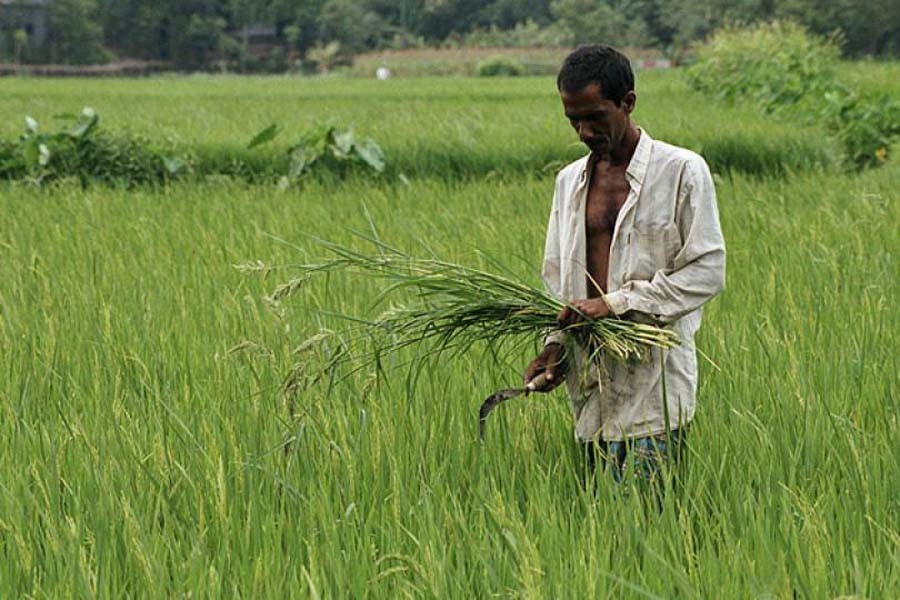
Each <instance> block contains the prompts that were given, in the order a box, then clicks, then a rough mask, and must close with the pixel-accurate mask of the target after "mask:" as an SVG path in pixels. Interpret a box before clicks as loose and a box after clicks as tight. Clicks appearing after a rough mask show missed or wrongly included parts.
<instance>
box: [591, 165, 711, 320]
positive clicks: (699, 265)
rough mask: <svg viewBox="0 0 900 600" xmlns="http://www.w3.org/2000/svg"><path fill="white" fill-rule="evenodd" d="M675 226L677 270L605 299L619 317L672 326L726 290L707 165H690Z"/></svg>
mask: <svg viewBox="0 0 900 600" xmlns="http://www.w3.org/2000/svg"><path fill="white" fill-rule="evenodd" d="M675 221H676V222H675V224H676V226H677V227H678V230H679V233H680V236H681V239H682V247H681V249H680V251H679V252H678V253H677V254H676V256H675V258H674V261H673V266H672V267H671V268H668V269H662V270H659V271H657V272H656V273H655V274H654V276H653V277H652V279H650V280H649V281H648V280H632V281H626V282H625V283H624V285H623V286H622V287H621V288H619V289H618V290H616V291H614V292H611V293H609V294H606V295H605V296H604V297H603V298H604V300H606V303H607V304H608V305H609V307H610V309H611V310H612V311H613V312H614V313H616V314H617V315H625V314H626V313H629V312H638V313H643V314H645V315H648V316H649V317H650V318H652V319H653V320H655V321H657V322H659V323H661V324H666V323H671V322H673V321H676V320H677V319H680V318H681V317H683V316H685V315H687V314H689V313H691V312H693V311H694V310H696V309H697V308H699V307H700V306H702V305H703V304H704V303H705V302H707V301H708V300H709V299H710V298H712V297H713V296H715V295H716V294H718V293H719V292H721V291H722V290H723V289H725V240H724V238H723V236H722V229H721V226H720V224H719V211H718V207H717V205H716V191H715V187H714V185H713V180H712V175H711V174H710V172H709V167H708V166H707V165H706V162H705V161H704V160H703V159H702V158H700V157H695V158H694V159H693V160H690V161H689V162H688V163H687V164H686V165H685V173H684V177H683V179H682V184H681V189H680V190H679V194H678V203H677V204H676V214H675Z"/></svg>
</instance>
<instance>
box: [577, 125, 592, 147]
mask: <svg viewBox="0 0 900 600" xmlns="http://www.w3.org/2000/svg"><path fill="white" fill-rule="evenodd" d="M577 131H578V137H579V138H580V139H581V141H582V142H583V141H585V140H589V139H591V138H592V137H594V130H593V129H591V126H590V125H588V124H587V123H585V122H584V121H581V122H580V123H578V129H577Z"/></svg>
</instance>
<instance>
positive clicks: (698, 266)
mask: <svg viewBox="0 0 900 600" xmlns="http://www.w3.org/2000/svg"><path fill="white" fill-rule="evenodd" d="M589 156H590V155H588V156H585V157H583V158H581V159H579V160H577V161H575V162H573V163H571V164H569V165H568V166H566V167H565V168H564V169H563V170H562V171H560V173H559V175H558V176H557V178H556V189H555V193H554V196H553V208H552V210H551V213H550V223H549V225H548V227H547V241H546V247H545V252H544V262H543V270H542V275H543V279H544V283H545V285H546V286H547V289H548V290H549V291H550V292H551V293H552V294H554V295H555V296H556V297H558V298H560V299H561V300H565V301H570V300H576V299H580V298H587V297H588V293H587V277H586V259H587V257H586V248H587V244H586V240H585V205H586V204H587V192H588V181H589V180H590V173H589V172H588V166H589V162H588V159H589ZM625 174H626V178H627V180H628V183H629V185H630V187H631V189H630V191H629V193H628V197H627V198H626V200H625V204H624V205H623V206H622V208H621V210H620V211H619V214H618V217H617V218H616V224H615V229H614V232H613V237H612V242H611V244H610V255H609V272H608V276H607V280H606V290H607V293H606V294H605V295H604V300H605V301H606V303H607V304H608V305H609V307H610V309H611V310H612V311H613V312H614V313H615V314H616V315H619V316H622V317H624V318H636V319H644V320H646V319H648V318H649V319H652V320H653V321H655V322H657V323H659V324H664V325H666V326H668V327H671V328H672V329H673V330H674V331H675V332H676V333H677V334H678V336H679V338H680V340H681V342H680V345H679V346H677V347H676V348H673V349H671V350H667V351H662V350H660V349H658V348H653V349H652V350H651V352H650V354H649V358H648V360H647V361H646V362H624V363H623V362H619V361H616V360H615V359H613V358H611V357H608V356H606V355H603V356H602V357H601V358H600V359H598V360H597V362H596V363H595V364H591V365H585V364H584V363H585V354H584V352H583V351H582V350H581V349H580V348H578V347H577V346H575V347H574V351H573V352H572V354H574V356H569V367H570V368H569V373H568V376H567V381H566V384H567V388H568V392H569V399H570V401H571V407H572V414H573V417H574V419H575V434H576V436H577V437H578V438H579V439H581V440H583V441H587V440H591V439H596V438H598V437H599V438H600V439H602V440H605V441H617V440H624V439H630V438H636V437H645V436H650V435H658V434H660V433H663V432H664V431H665V430H666V424H665V415H666V414H668V416H669V429H677V428H679V427H683V426H684V425H686V424H687V423H689V422H690V421H691V419H693V417H694V410H695V406H696V392H697V356H696V351H695V348H694V334H695V333H696V331H697V329H698V328H699V327H700V319H701V314H702V308H701V307H702V306H703V304H704V303H705V302H706V301H708V300H709V299H710V298H712V297H713V296H715V295H716V294H718V293H719V292H720V291H722V290H723V289H724V286H725V242H724V239H723V237H722V230H721V227H720V225H719V213H718V208H717V206H716V192H715V188H714V186H713V181H712V177H711V175H710V172H709V167H708V166H707V164H706V162H705V161H704V160H703V158H701V157H700V156H699V155H697V154H696V153H694V152H691V151H690V150H686V149H684V148H678V147H676V146H672V145H670V144H666V143H664V142H659V141H656V140H653V139H652V138H651V137H650V136H649V135H647V132H646V131H641V135H640V138H639V140H638V144H637V148H636V149H635V152H634V155H633V156H632V158H631V161H630V162H629V163H628V167H627V169H626V173H625ZM560 335H561V334H560V333H558V332H557V333H553V334H551V335H550V336H548V339H547V342H550V341H559V340H560V337H559V336H560ZM570 346H572V345H570ZM661 354H662V355H663V356H664V363H665V370H664V371H663V369H662V362H663V361H662V360H661V356H660V355H661ZM663 372H664V373H665V377H663ZM663 379H665V392H666V398H667V402H666V406H665V407H664V404H663V385H664V384H663Z"/></svg>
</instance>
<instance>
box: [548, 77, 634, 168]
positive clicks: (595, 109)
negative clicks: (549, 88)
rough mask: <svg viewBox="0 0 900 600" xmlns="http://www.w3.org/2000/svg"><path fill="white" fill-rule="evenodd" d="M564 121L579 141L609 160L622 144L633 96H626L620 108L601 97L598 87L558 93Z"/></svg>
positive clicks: (593, 85)
mask: <svg viewBox="0 0 900 600" xmlns="http://www.w3.org/2000/svg"><path fill="white" fill-rule="evenodd" d="M559 96H560V98H561V99H562V103H563V108H564V109H565V113H566V118H567V119H569V123H571V124H572V128H573V129H575V131H576V132H577V133H578V137H579V139H581V141H582V142H583V143H584V144H585V145H586V146H587V147H588V148H590V149H591V152H593V153H594V154H596V155H598V156H607V157H608V156H609V155H610V154H612V152H613V151H615V150H616V148H618V147H619V145H620V144H621V143H622V140H623V139H624V137H625V132H626V131H627V130H628V124H629V118H630V117H629V115H630V114H631V111H632V110H634V102H635V94H634V92H633V91H630V92H628V93H627V94H625V97H624V98H623V99H622V103H621V105H617V104H616V103H615V102H613V101H612V100H607V99H606V98H604V97H603V93H602V90H601V89H600V84H597V83H592V84H590V85H587V86H586V87H584V88H582V89H581V90H579V91H577V92H567V91H565V90H560V92H559Z"/></svg>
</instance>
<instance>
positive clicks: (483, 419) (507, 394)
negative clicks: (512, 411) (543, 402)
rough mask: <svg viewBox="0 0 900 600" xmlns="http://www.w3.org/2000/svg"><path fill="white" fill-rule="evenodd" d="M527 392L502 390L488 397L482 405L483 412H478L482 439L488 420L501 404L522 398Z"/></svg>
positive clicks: (479, 432) (479, 430)
mask: <svg viewBox="0 0 900 600" xmlns="http://www.w3.org/2000/svg"><path fill="white" fill-rule="evenodd" d="M526 391H527V390H526V389H525V388H512V389H509V390H500V391H499V392H494V393H493V394H491V395H490V396H488V397H487V398H486V399H485V400H484V402H482V403H481V410H479V411H478V434H479V435H480V436H481V439H482V440H483V439H484V431H485V428H486V427H487V418H488V415H489V414H490V413H491V411H492V410H494V408H496V406H497V405H498V404H500V403H501V402H506V401H507V400H509V399H510V398H515V397H516V396H520V395H522V394H524V393H525V392H526Z"/></svg>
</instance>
